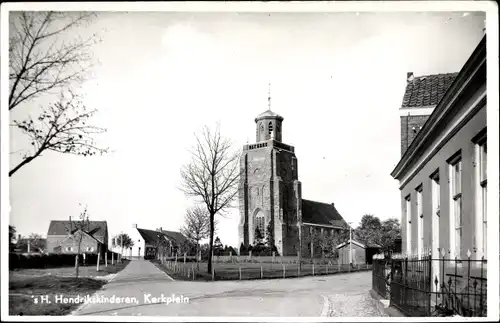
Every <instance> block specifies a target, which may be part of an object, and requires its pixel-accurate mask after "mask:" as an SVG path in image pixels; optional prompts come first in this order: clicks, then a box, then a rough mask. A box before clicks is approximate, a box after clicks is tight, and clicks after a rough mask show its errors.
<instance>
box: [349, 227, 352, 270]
mask: <svg viewBox="0 0 500 323" xmlns="http://www.w3.org/2000/svg"><path fill="white" fill-rule="evenodd" d="M351 224H352V222H349V266H352V226H351Z"/></svg>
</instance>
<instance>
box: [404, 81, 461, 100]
mask: <svg viewBox="0 0 500 323" xmlns="http://www.w3.org/2000/svg"><path fill="white" fill-rule="evenodd" d="M457 75H458V73H447V74H435V75H425V76H418V77H415V78H414V79H413V80H411V81H408V84H407V85H406V91H405V95H404V98H403V105H402V108H419V107H428V106H435V105H437V104H438V103H439V101H440V100H441V99H442V98H443V95H444V94H445V93H446V90H448V88H449V87H450V85H451V84H452V83H453V81H454V80H455V77H456V76H457Z"/></svg>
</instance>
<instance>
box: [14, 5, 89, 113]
mask: <svg viewBox="0 0 500 323" xmlns="http://www.w3.org/2000/svg"><path fill="white" fill-rule="evenodd" d="M95 16H96V15H95V13H91V12H81V13H80V12H78V13H76V12H52V11H50V12H40V11H33V12H14V13H11V19H10V28H11V34H10V36H9V59H10V64H9V81H10V82H9V83H10V84H9V110H12V109H14V108H15V107H16V106H18V105H19V104H21V103H23V102H27V101H29V100H32V99H35V98H37V97H38V96H39V95H41V94H43V93H48V92H49V91H51V90H55V89H58V88H66V87H68V86H69V85H71V84H72V83H73V82H77V83H78V82H81V81H83V80H84V79H85V74H86V72H87V71H88V70H89V69H90V68H91V67H92V66H93V65H94V63H93V59H92V54H91V50H90V49H91V46H92V45H93V44H94V43H96V42H97V41H98V37H97V35H96V34H93V35H91V36H90V37H88V38H84V39H82V38H79V37H74V39H73V40H72V41H69V42H68V41H67V40H65V38H68V34H69V32H70V31H72V30H74V29H75V28H78V27H82V26H85V25H87V24H88V23H90V22H91V21H92V20H93V18H94V17H95ZM65 36H66V37H65Z"/></svg>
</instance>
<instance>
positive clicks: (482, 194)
mask: <svg viewBox="0 0 500 323" xmlns="http://www.w3.org/2000/svg"><path fill="white" fill-rule="evenodd" d="M476 152H477V154H476V165H477V173H476V174H477V175H478V176H477V184H478V185H477V187H478V194H477V196H478V198H477V199H476V203H477V204H478V205H477V210H478V215H477V220H476V223H477V224H476V237H477V248H478V249H479V250H480V251H481V252H480V253H479V255H478V256H479V257H481V256H482V255H484V256H485V257H486V252H487V248H486V245H487V241H488V238H487V233H488V230H487V216H486V214H487V213H486V198H487V172H486V153H487V147H486V137H483V138H482V139H481V140H480V141H478V142H477V143H476Z"/></svg>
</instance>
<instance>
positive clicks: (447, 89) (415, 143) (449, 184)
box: [391, 36, 498, 291]
mask: <svg viewBox="0 0 500 323" xmlns="http://www.w3.org/2000/svg"><path fill="white" fill-rule="evenodd" d="M428 78H430V79H432V80H433V81H432V82H430V83H428V84H425V85H423V84H420V82H427V81H425V80H424V81H416V82H417V83H414V82H415V80H413V81H410V82H409V83H408V86H407V89H406V93H405V96H404V99H403V106H405V105H407V106H411V105H419V104H427V105H431V106H434V105H435V106H434V107H433V110H432V112H431V113H430V114H429V115H428V116H426V118H425V120H426V121H425V122H424V123H423V124H422V128H421V130H420V131H417V133H416V134H415V135H414V137H413V139H412V140H411V141H410V142H409V143H406V142H404V143H403V142H402V145H403V144H404V145H405V146H407V149H405V150H404V151H403V156H402V157H401V160H400V161H399V162H398V164H397V166H396V167H395V168H394V170H393V171H392V173H391V175H392V176H393V177H394V178H395V179H396V180H398V181H399V189H400V192H401V193H400V194H401V212H402V213H401V214H402V215H401V231H402V232H401V235H402V244H403V246H402V247H403V252H405V253H407V254H411V255H415V256H416V257H422V256H424V255H428V254H429V253H431V255H432V258H433V259H438V258H441V257H443V255H446V257H447V258H452V259H455V257H456V258H457V259H458V260H466V259H468V257H469V255H470V256H471V258H472V259H473V260H478V259H481V257H482V256H484V257H486V255H487V216H486V211H487V208H486V196H487V172H486V167H487V166H486V165H487V164H486V163H487V158H486V156H487V140H486V139H487V138H486V120H487V119H486V105H487V104H486V103H487V102H486V94H487V93H486V36H485V37H484V38H483V39H482V40H481V42H480V43H479V45H478V46H477V47H476V49H475V50H474V52H473V53H472V55H471V56H470V57H469V59H468V60H467V62H466V63H465V65H464V66H463V68H462V69H461V70H460V72H459V73H457V74H453V75H440V76H436V77H433V76H431V77H428ZM422 86H424V88H425V90H423V89H422ZM410 109H411V107H410ZM401 140H402V141H404V140H405V138H404V136H403V135H402V137H401ZM493 167H498V165H493ZM493 180H498V179H493ZM443 251H444V254H443V253H442V252H443ZM478 266H479V264H478ZM478 266H475V265H474V266H472V268H471V270H472V272H471V273H469V274H470V275H471V276H474V277H480V276H479V275H480V273H479V272H478V270H479V268H478ZM480 266H481V267H483V265H482V264H481V265H480ZM449 267H450V268H449ZM484 267H486V264H484ZM453 269H457V267H454V268H453ZM466 269H467V266H459V267H458V272H453V270H452V268H451V266H445V267H444V272H443V269H442V268H440V266H437V265H436V266H433V268H432V270H433V273H432V280H433V281H434V279H437V281H438V284H437V285H435V284H432V286H433V288H434V289H436V288H439V286H441V283H442V282H443V279H444V281H445V282H448V281H451V279H453V280H454V282H455V280H456V279H457V277H467V276H468V275H469V274H468V273H466V272H464V270H466ZM466 280H467V279H466V278H465V282H464V281H462V282H461V283H464V284H465V283H466ZM455 283H456V284H458V286H457V288H456V290H457V291H458V290H461V288H463V287H464V286H463V285H461V283H460V282H455Z"/></svg>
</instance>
